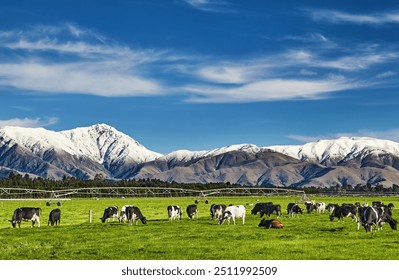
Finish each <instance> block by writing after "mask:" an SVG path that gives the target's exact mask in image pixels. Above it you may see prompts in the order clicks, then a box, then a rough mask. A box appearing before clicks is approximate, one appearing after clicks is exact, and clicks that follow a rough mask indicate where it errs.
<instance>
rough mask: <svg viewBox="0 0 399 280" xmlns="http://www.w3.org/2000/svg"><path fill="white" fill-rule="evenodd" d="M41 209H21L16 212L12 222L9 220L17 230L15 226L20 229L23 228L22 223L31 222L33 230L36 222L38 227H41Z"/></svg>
mask: <svg viewBox="0 0 399 280" xmlns="http://www.w3.org/2000/svg"><path fill="white" fill-rule="evenodd" d="M40 212H41V209H40V208H34V207H21V208H17V209H15V211H14V214H13V216H12V218H11V220H8V221H9V222H10V223H11V224H12V227H13V228H15V226H16V225H17V224H18V227H19V228H20V227H21V222H22V221H31V222H32V225H31V228H33V226H34V225H35V222H37V227H40Z"/></svg>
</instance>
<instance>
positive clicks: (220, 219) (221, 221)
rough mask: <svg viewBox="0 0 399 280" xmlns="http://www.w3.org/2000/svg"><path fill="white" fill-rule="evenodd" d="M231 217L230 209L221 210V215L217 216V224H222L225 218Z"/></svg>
mask: <svg viewBox="0 0 399 280" xmlns="http://www.w3.org/2000/svg"><path fill="white" fill-rule="evenodd" d="M229 217H231V212H230V211H225V212H223V214H222V216H221V217H220V218H219V225H221V224H223V223H224V221H225V220H226V219H228V218H229Z"/></svg>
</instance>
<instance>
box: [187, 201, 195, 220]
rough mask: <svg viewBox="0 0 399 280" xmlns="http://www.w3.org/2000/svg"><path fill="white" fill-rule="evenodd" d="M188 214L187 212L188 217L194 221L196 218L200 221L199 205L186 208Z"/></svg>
mask: <svg viewBox="0 0 399 280" xmlns="http://www.w3.org/2000/svg"><path fill="white" fill-rule="evenodd" d="M186 212H187V216H188V217H189V218H190V219H193V218H194V216H196V217H197V219H198V211H197V205H195V204H190V205H188V206H187V208H186Z"/></svg>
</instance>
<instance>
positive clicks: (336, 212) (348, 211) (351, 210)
mask: <svg viewBox="0 0 399 280" xmlns="http://www.w3.org/2000/svg"><path fill="white" fill-rule="evenodd" d="M356 214H357V207H356V206H355V205H353V204H352V205H349V204H343V205H341V206H339V205H335V206H334V209H333V210H332V212H331V215H330V221H331V222H332V221H334V218H338V222H339V221H344V218H347V217H351V218H352V221H356V220H357V216H356Z"/></svg>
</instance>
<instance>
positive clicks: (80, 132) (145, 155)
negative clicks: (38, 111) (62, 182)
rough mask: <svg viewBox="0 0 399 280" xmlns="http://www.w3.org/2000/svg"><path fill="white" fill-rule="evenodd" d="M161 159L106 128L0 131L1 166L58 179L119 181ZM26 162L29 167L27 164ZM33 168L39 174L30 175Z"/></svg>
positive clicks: (5, 128) (97, 126)
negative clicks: (123, 175)
mask: <svg viewBox="0 0 399 280" xmlns="http://www.w3.org/2000/svg"><path fill="white" fill-rule="evenodd" d="M11 156H12V157H11ZM160 156H162V155H161V154H159V153H156V152H152V151H150V150H148V149H146V148H145V147H144V146H142V145H141V144H140V143H138V142H137V141H136V140H134V139H132V138H131V137H129V136H127V135H125V134H123V133H121V132H119V131H117V130H116V129H115V128H113V127H111V126H108V125H105V124H97V125H93V126H90V127H83V128H76V129H72V130H66V131H61V132H55V131H50V130H46V129H43V128H21V127H4V128H2V129H0V165H1V166H7V167H11V168H13V169H16V170H18V171H23V172H30V173H35V174H37V175H39V176H44V177H50V178H55V179H58V177H59V176H61V177H62V176H64V175H69V176H71V175H72V176H76V177H81V178H91V177H93V176H94V175H95V174H97V173H104V174H105V175H106V176H107V177H110V178H112V177H117V176H118V174H119V173H122V172H124V171H125V169H126V168H131V167H132V166H134V165H137V164H139V163H142V162H146V161H151V160H154V159H156V158H158V157H160ZM27 158H29V159H30V160H29V161H30V163H29V164H28V163H27V162H25V161H26V159H27ZM32 168H33V169H34V168H38V169H39V170H36V172H31V169H32Z"/></svg>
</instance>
